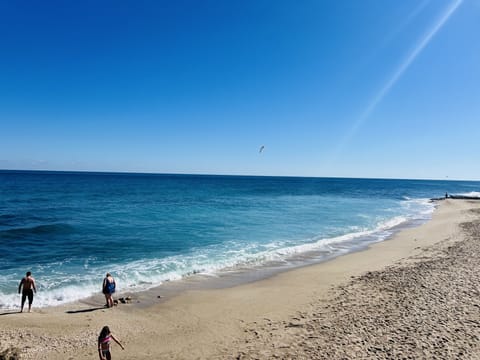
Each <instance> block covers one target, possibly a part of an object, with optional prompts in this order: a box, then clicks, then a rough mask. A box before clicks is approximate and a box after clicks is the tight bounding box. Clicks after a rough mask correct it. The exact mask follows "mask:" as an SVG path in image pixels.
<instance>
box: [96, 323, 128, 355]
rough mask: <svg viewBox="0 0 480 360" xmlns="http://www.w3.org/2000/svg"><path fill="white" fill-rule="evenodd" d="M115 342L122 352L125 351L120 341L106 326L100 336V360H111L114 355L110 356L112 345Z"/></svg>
mask: <svg viewBox="0 0 480 360" xmlns="http://www.w3.org/2000/svg"><path fill="white" fill-rule="evenodd" d="M112 340H113V341H115V342H116V343H117V344H118V345H120V347H121V348H122V350H125V348H124V347H123V345H122V344H120V341H118V340H117V339H115V337H114V336H113V335H112V333H111V332H110V328H109V327H108V326H104V327H103V328H102V331H100V335H99V336H98V356H99V357H100V360H111V359H112V354H110V343H111V342H112Z"/></svg>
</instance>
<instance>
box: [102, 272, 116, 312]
mask: <svg viewBox="0 0 480 360" xmlns="http://www.w3.org/2000/svg"><path fill="white" fill-rule="evenodd" d="M115 287H116V284H115V279H114V278H113V276H112V275H111V274H110V273H107V275H106V276H105V279H103V286H102V292H103V294H104V295H105V300H106V302H107V305H106V306H107V307H113V298H112V294H113V293H114V292H115Z"/></svg>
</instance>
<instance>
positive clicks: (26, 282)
mask: <svg viewBox="0 0 480 360" xmlns="http://www.w3.org/2000/svg"><path fill="white" fill-rule="evenodd" d="M22 286H23V291H22V307H21V309H20V312H23V305H25V299H26V298H27V297H28V312H30V310H31V308H32V302H33V292H34V291H35V294H36V293H37V288H36V287H35V279H34V278H33V277H32V273H31V272H30V271H27V275H26V276H25V277H24V278H23V279H22V280H21V281H20V284H19V285H18V293H19V294H20V290H21V289H22Z"/></svg>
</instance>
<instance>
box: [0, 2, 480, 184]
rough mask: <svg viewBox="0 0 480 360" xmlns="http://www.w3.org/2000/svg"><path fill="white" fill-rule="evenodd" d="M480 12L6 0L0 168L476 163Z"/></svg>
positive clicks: (441, 169)
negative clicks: (261, 147) (262, 148)
mask: <svg viewBox="0 0 480 360" xmlns="http://www.w3.org/2000/svg"><path fill="white" fill-rule="evenodd" d="M479 19H480V0H464V1H457V0H430V1H428V0H425V1H423V0H416V1H410V0H404V1H384V0H362V1H357V0H350V1H347V0H332V1H327V0H325V1H323V0H315V1H274V0H270V1H263V0H254V1H248V0H247V1H225V0H222V1H220V0H218V1H196V0H195V1H135V2H134V1H129V2H126V1H100V2H99V1H77V2H73V1H58V2H53V1H44V2H25V1H8V0H0V31H1V33H2V36H0V125H1V127H0V169H42V170H80V171H128V172H130V171H134V172H159V173H208V174H251V175H293V176H347V177H387V178H436V179H445V178H447V177H448V178H449V179H480V166H478V165H477V161H478V155H479V154H480V145H479V144H480V141H479V140H478V135H480V41H478V36H479V34H480V21H479ZM262 145H264V146H265V149H264V151H263V152H262V153H259V148H260V146H262Z"/></svg>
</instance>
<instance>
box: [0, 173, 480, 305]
mask: <svg viewBox="0 0 480 360" xmlns="http://www.w3.org/2000/svg"><path fill="white" fill-rule="evenodd" d="M447 191H448V192H449V193H456V194H472V193H474V194H478V192H479V191H480V182H466V181H427V180H425V181H423V180H380V179H340V178H294V177H247V176H199V175H152V174H110V173H63V172H15V171H0V308H16V307H18V303H19V299H18V295H17V294H16V290H17V286H18V282H19V280H20V279H21V277H22V276H23V275H24V274H25V272H26V271H28V270H30V271H32V273H33V275H34V276H35V278H36V279H37V283H38V287H39V292H38V295H37V297H36V298H35V305H36V306H47V305H55V304H60V303H64V302H69V301H74V300H77V299H81V298H85V297H88V296H90V295H92V294H94V293H98V292H99V284H100V283H101V281H102V278H103V276H104V274H105V273H106V272H107V271H109V272H111V273H112V274H113V275H114V276H115V277H116V278H117V282H118V283H119V286H120V289H119V290H120V291H121V290H122V289H123V290H129V291H140V290H144V289H147V288H150V287H153V286H158V285H160V284H162V283H163V282H165V281H167V280H177V279H181V278H182V277H185V276H188V275H189V274H193V273H198V272H201V273H209V274H212V275H215V274H218V273H219V272H222V271H225V270H228V269H235V268H236V267H240V266H241V267H252V268H253V267H255V266H258V265H262V264H266V263H268V262H270V261H276V262H279V261H280V262H284V263H285V264H288V262H289V259H290V258H292V257H294V256H298V255H302V254H303V253H305V252H311V251H315V252H318V253H319V254H329V255H335V254H340V253H343V252H345V251H346V250H348V249H349V248H353V247H355V246H356V245H357V244H358V243H364V242H366V241H367V242H373V241H381V240H383V239H385V238H386V237H388V236H389V235H390V234H391V233H392V228H393V227H395V226H397V225H401V224H405V223H407V222H412V221H418V220H419V221H423V220H426V219H428V218H429V217H430V215H431V213H432V211H433V204H432V203H430V202H429V201H428V199H429V198H432V197H441V196H443V195H444V194H445V192H447Z"/></svg>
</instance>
